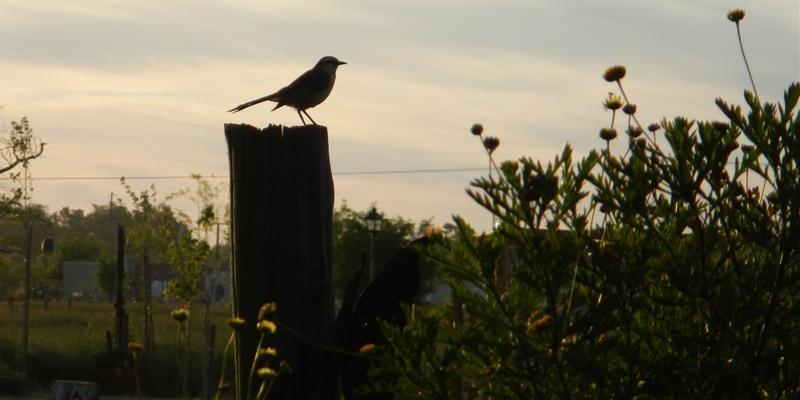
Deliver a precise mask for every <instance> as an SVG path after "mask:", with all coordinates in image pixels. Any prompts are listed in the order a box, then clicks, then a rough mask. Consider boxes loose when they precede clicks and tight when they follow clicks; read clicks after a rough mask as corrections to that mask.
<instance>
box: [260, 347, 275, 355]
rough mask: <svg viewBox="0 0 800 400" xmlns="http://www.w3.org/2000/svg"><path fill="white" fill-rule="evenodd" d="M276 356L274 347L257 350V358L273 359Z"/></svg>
mask: <svg viewBox="0 0 800 400" xmlns="http://www.w3.org/2000/svg"><path fill="white" fill-rule="evenodd" d="M277 355H278V350H276V349H275V348H274V347H261V348H259V349H258V356H259V357H270V358H272V357H275V356H277Z"/></svg>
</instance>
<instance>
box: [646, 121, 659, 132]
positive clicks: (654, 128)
mask: <svg viewBox="0 0 800 400" xmlns="http://www.w3.org/2000/svg"><path fill="white" fill-rule="evenodd" d="M659 129H661V125H659V124H658V123H656V122H653V123H652V124H650V125H647V130H648V131H650V132H653V133H656V131H657V130H659Z"/></svg>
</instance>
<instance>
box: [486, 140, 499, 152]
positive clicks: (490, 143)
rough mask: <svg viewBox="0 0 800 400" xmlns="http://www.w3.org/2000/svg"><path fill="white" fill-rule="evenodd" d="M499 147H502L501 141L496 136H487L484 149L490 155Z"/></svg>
mask: <svg viewBox="0 0 800 400" xmlns="http://www.w3.org/2000/svg"><path fill="white" fill-rule="evenodd" d="M497 146H500V139H498V138H496V137H494V136H487V137H486V139H483V147H485V148H486V150H488V151H489V154H492V153H494V151H495V149H497Z"/></svg>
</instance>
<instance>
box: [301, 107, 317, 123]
mask: <svg viewBox="0 0 800 400" xmlns="http://www.w3.org/2000/svg"><path fill="white" fill-rule="evenodd" d="M297 115H299V116H300V121H303V126H306V120H304V119H303V114H300V110H297ZM309 118H311V117H309ZM314 125H316V124H314Z"/></svg>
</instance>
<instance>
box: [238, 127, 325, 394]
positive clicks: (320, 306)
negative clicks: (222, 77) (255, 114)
mask: <svg viewBox="0 0 800 400" xmlns="http://www.w3.org/2000/svg"><path fill="white" fill-rule="evenodd" d="M225 137H226V139H227V142H228V156H229V161H230V190H231V191H230V195H231V219H232V225H231V253H232V254H231V263H232V277H231V279H232V282H233V298H234V314H235V315H237V316H239V317H242V318H244V319H245V320H246V321H247V322H248V328H247V329H244V330H243V331H241V333H240V334H239V336H238V338H237V340H236V374H237V385H236V386H237V387H236V390H237V398H239V399H243V398H245V396H246V393H247V387H246V386H247V377H248V374H249V371H250V367H251V364H252V362H253V355H254V352H255V349H256V346H257V341H258V332H257V331H256V329H255V327H254V325H255V322H256V318H257V314H258V310H259V308H260V307H261V305H262V304H264V303H267V302H273V301H274V302H275V303H277V305H278V313H277V315H276V317H275V318H276V320H277V321H278V322H279V324H278V326H279V328H278V332H277V333H276V334H275V335H274V336H270V337H268V339H267V340H268V341H267V343H268V344H269V345H270V346H274V347H276V348H277V350H278V359H279V360H286V361H287V362H288V363H289V365H290V366H291V368H292V370H293V372H292V373H291V374H284V375H281V376H280V378H278V380H277V381H276V382H275V385H274V386H273V389H272V392H271V393H270V398H276V399H308V400H315V399H338V394H337V389H336V388H337V383H336V382H337V380H336V379H337V378H336V373H335V368H334V367H333V365H332V362H331V357H330V356H329V355H328V354H325V353H324V352H323V351H322V350H320V349H319V347H317V346H315V345H314V343H326V342H328V341H329V339H330V337H331V335H332V332H331V330H332V327H333V292H332V287H331V251H332V217H333V179H332V176H331V168H330V159H329V156H328V133H327V128H325V127H322V126H300V127H288V128H284V127H282V126H275V125H270V126H269V127H267V128H265V129H263V130H260V129H258V128H256V127H253V126H250V125H236V124H226V125H225ZM281 326H284V327H290V328H292V329H294V330H296V331H297V332H295V333H294V334H293V333H291V332H290V331H289V329H283V328H281ZM301 336H302V339H301ZM271 366H272V367H273V368H277V366H276V365H275V362H274V361H273V362H272V363H271ZM256 380H258V379H256ZM259 383H260V382H259ZM254 386H255V385H254ZM253 390H254V392H253V393H255V390H257V386H255V387H254V388H253Z"/></svg>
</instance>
